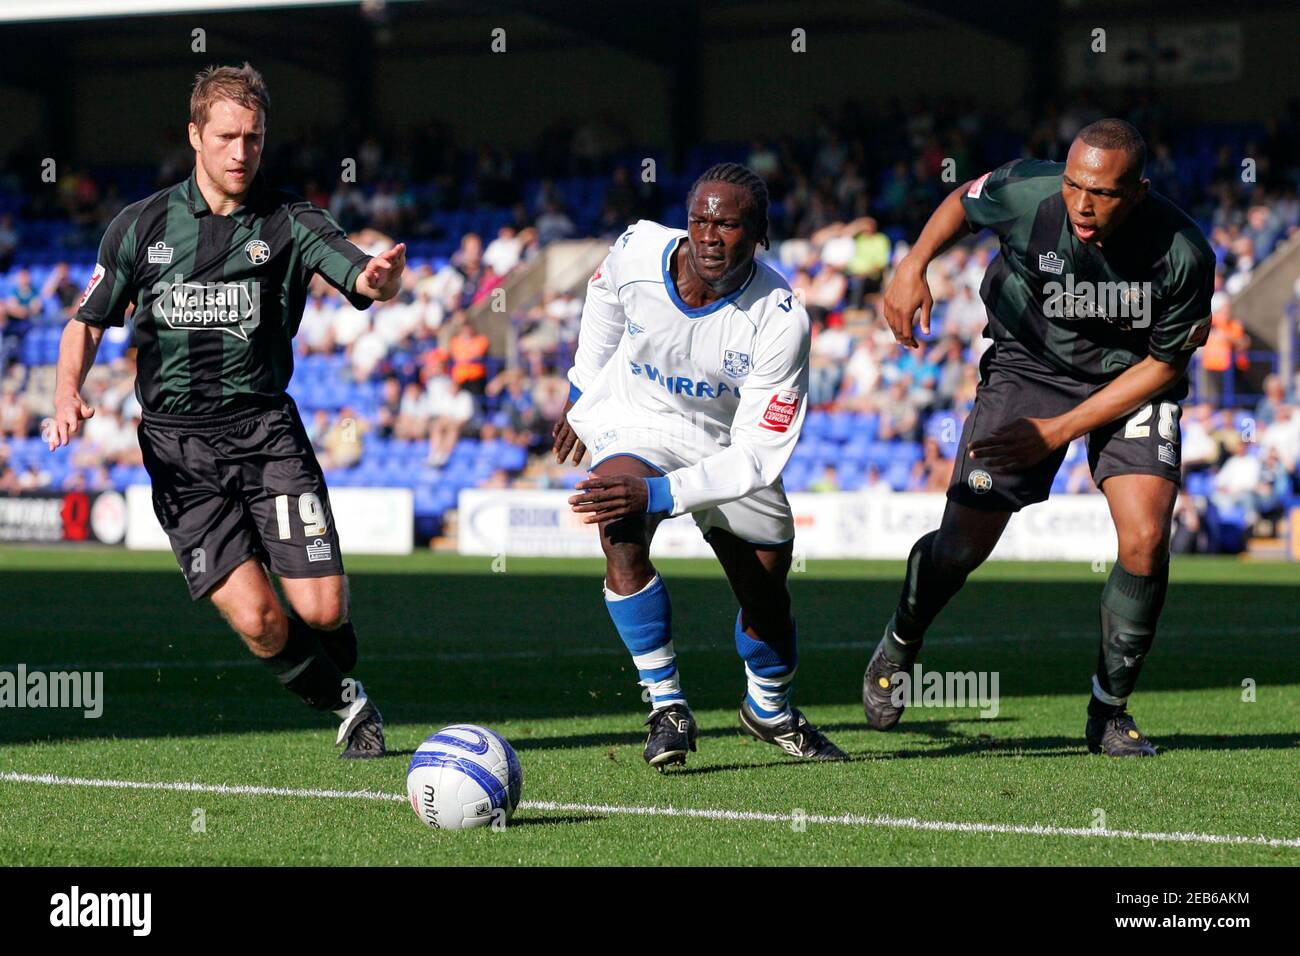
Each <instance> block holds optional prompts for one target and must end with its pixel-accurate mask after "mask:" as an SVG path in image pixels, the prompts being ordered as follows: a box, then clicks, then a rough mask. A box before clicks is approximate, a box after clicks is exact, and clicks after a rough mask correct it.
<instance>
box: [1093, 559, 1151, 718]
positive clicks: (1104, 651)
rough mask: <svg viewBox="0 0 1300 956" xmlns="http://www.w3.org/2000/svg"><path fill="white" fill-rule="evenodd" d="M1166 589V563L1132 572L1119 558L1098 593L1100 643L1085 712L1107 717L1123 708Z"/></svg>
mask: <svg viewBox="0 0 1300 956" xmlns="http://www.w3.org/2000/svg"><path fill="white" fill-rule="evenodd" d="M1168 589H1169V562H1168V560H1166V561H1165V563H1164V565H1163V566H1162V567H1160V568H1159V569H1158V570H1157V571H1156V573H1155V574H1151V575H1139V574H1131V573H1130V572H1129V571H1128V570H1127V569H1126V568H1125V567H1124V566H1123V565H1122V564H1120V563H1119V562H1118V561H1116V562H1115V567H1113V568H1112V569H1111V572H1110V577H1109V578H1107V579H1106V587H1105V589H1104V590H1103V591H1102V592H1101V645H1100V648H1099V649H1098V652H1097V673H1096V674H1095V675H1094V677H1093V682H1092V687H1093V691H1092V699H1091V700H1090V701H1089V702H1088V714H1089V715H1090V716H1092V717H1112V716H1114V715H1115V714H1117V713H1119V712H1120V711H1122V710H1123V709H1124V705H1125V704H1126V703H1127V702H1128V697H1129V695H1130V694H1131V693H1133V688H1134V687H1135V686H1136V685H1137V679H1138V675H1139V674H1140V673H1142V663H1143V662H1144V661H1145V660H1146V657H1147V654H1148V652H1149V651H1150V650H1151V643H1152V642H1153V641H1154V640H1155V639H1156V621H1158V620H1159V618H1160V612H1161V610H1162V609H1163V608H1164V606H1165V593H1166V592H1167V591H1168Z"/></svg>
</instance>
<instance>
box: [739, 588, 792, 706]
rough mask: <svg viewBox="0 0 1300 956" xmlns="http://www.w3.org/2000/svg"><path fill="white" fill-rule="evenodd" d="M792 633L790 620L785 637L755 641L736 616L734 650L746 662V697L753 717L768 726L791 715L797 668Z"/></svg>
mask: <svg viewBox="0 0 1300 956" xmlns="http://www.w3.org/2000/svg"><path fill="white" fill-rule="evenodd" d="M795 634H796V628H795V624H794V621H793V620H792V621H791V622H790V635H789V637H788V638H786V639H785V640H782V641H779V642H775V643H768V642H766V641H759V640H755V639H754V638H753V637H751V636H750V635H749V634H748V633H746V632H745V630H744V629H743V628H742V627H741V615H740V614H737V615H736V652H737V653H738V654H740V659H741V660H742V661H744V662H745V682H746V695H745V699H746V700H747V701H748V702H749V709H750V710H752V711H753V712H754V716H755V717H757V718H758V719H759V721H760V722H762V723H764V724H767V725H769V726H774V725H776V724H779V723H780V722H781V721H783V720H785V718H786V717H788V716H790V692H791V690H793V688H794V674H795V671H796V670H798V667H799V655H798V650H797V641H796V637H795Z"/></svg>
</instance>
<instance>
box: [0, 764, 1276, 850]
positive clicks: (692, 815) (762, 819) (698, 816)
mask: <svg viewBox="0 0 1300 956" xmlns="http://www.w3.org/2000/svg"><path fill="white" fill-rule="evenodd" d="M0 781H4V782H6V783H39V784H46V785H49V786H62V787H109V788H113V789H119V790H170V791H179V792H182V793H217V794H223V795H232V796H268V797H324V798H330V799H345V800H382V801H391V802H395V803H405V802H406V797H405V796H403V795H402V794H398V793H380V792H376V791H373V790H295V789H291V788H288V787H259V786H248V785H244V786H230V785H227V784H211V783H187V782H176V783H168V782H164V781H149V780H95V779H90V778H86V777H60V776H56V775H54V774H30V773H15V772H11V771H7V772H4V773H0ZM519 809H521V810H533V811H536V812H539V813H604V814H609V815H616V816H637V817H682V818H688V819H695V820H725V821H735V822H758V823H784V824H789V823H791V822H793V820H794V817H793V816H792V815H791V814H782V813H761V812H758V811H753V810H701V809H694V808H691V807H621V806H616V805H613V804H604V803H594V804H593V803H559V802H556V801H553V800H525V801H523V802H522V803H521V804H520V805H519ZM801 819H802V820H803V821H804V822H806V823H813V824H828V825H840V826H857V827H881V828H886V829H894V830H925V831H930V832H938V833H984V834H1014V835H1017V836H1047V837H1093V838H1102V839H1112V840H1145V841H1149V842H1153V843H1200V844H1210V845H1225V844H1226V845H1236V846H1243V845H1244V846H1269V847H1289V848H1300V838H1296V839H1283V838H1279V837H1267V836H1263V835H1260V836H1237V835H1229V834H1218V833H1178V832H1175V833H1159V832H1155V833H1152V832H1145V831H1140V830H1094V829H1092V828H1090V827H1055V826H1046V825H1044V824H1033V825H1025V824H1014V823H955V822H951V821H945V820H918V819H916V818H915V817H890V816H882V815H877V816H861V815H857V814H851V813H846V814H844V815H842V816H826V815H824V814H815V813H814V814H808V815H807V816H804V817H802V818H801Z"/></svg>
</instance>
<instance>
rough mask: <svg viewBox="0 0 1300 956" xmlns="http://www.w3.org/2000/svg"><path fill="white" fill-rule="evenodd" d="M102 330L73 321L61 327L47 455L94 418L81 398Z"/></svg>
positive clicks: (102, 334)
mask: <svg viewBox="0 0 1300 956" xmlns="http://www.w3.org/2000/svg"><path fill="white" fill-rule="evenodd" d="M103 337H104V330H103V329H101V328H98V327H97V326H93V325H87V324H86V323H85V322H81V321H78V320H77V319H72V320H71V321H70V322H68V324H67V325H65V326H64V327H63V337H62V338H61V339H60V340H59V361H58V364H57V365H56V366H55V372H54V422H53V425H52V427H50V428H49V429H48V430H47V431H46V434H45V436H44V437H45V440H46V441H47V442H48V443H49V446H50V451H54V449H56V448H61V447H62V446H64V445H66V444H67V443H68V442H69V441H70V440H71V438H72V436H73V435H75V434H76V433H77V431H78V430H79V429H80V427H81V422H83V421H85V420H86V419H87V418H90V417H91V416H93V415H94V414H95V410H94V409H93V408H92V407H91V406H89V405H87V404H86V403H85V401H84V400H83V399H82V397H81V386H82V383H84V382H85V381H86V375H87V373H89V371H90V368H91V366H92V365H94V364H95V355H96V353H97V352H98V351H99V341H100V339H102V338H103Z"/></svg>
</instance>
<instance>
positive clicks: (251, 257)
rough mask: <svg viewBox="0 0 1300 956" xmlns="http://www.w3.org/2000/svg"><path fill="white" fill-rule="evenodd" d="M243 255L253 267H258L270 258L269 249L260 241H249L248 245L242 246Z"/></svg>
mask: <svg viewBox="0 0 1300 956" xmlns="http://www.w3.org/2000/svg"><path fill="white" fill-rule="evenodd" d="M244 255H246V256H248V261H249V262H251V263H252V264H253V265H255V266H260V265H261V264H262V263H263V262H265V261H266V260H267V259H269V258H271V247H270V246H268V245H267V244H266V243H265V242H263V241H262V240H261V239H250V240H248V245H246V246H244Z"/></svg>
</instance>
